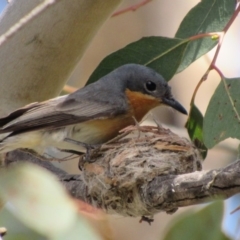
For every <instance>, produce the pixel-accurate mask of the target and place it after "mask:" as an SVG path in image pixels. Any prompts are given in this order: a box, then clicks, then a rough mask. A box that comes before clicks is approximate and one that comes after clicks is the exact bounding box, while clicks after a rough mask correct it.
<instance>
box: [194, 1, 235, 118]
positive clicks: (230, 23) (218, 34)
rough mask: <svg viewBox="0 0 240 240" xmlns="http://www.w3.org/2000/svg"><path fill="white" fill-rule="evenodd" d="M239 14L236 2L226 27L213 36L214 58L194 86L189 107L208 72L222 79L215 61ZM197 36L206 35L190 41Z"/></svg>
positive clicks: (211, 34) (210, 34)
mask: <svg viewBox="0 0 240 240" xmlns="http://www.w3.org/2000/svg"><path fill="white" fill-rule="evenodd" d="M239 12H240V3H239V2H238V3H237V6H236V10H235V11H234V14H233V15H232V17H231V19H230V20H229V21H228V23H227V25H226V26H225V27H224V29H223V31H222V32H218V33H217V32H216V34H215V35H216V36H218V38H219V39H218V45H217V49H216V51H215V54H214V57H213V59H212V61H211V64H210V65H209V68H208V69H207V71H206V72H205V73H204V75H203V76H202V78H201V79H200V81H199V83H198V84H197V86H196V88H195V90H194V93H193V96H192V99H191V103H190V104H191V106H192V105H193V103H194V101H195V97H196V94H197V91H198V89H199V87H200V85H201V84H202V82H204V81H205V80H207V78H208V75H209V72H210V71H211V70H213V69H214V70H216V71H217V73H218V74H219V75H220V76H221V78H222V79H223V77H224V76H223V74H222V72H221V71H220V69H218V68H217V67H216V61H217V57H218V55H219V52H220V49H221V47H222V43H223V39H224V37H225V35H226V32H227V31H228V29H229V28H230V27H231V25H232V23H233V22H234V20H235V19H236V17H237V16H238V14H239ZM207 35H209V36H213V37H214V34H213V33H207ZM199 36H200V37H205V36H206V35H205V33H203V34H199V35H196V36H193V37H191V38H190V39H191V40H196V39H198V38H199ZM237 116H238V114H237Z"/></svg>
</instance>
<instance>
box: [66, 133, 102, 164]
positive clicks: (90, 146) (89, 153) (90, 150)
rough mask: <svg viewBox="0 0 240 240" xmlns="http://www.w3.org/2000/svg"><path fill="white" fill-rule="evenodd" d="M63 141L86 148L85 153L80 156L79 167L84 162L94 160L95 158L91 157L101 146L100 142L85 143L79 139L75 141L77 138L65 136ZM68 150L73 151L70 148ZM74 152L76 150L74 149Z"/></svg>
mask: <svg viewBox="0 0 240 240" xmlns="http://www.w3.org/2000/svg"><path fill="white" fill-rule="evenodd" d="M64 141H65V142H69V143H73V144H76V145H79V146H82V147H84V148H85V149H86V153H85V155H84V156H82V157H81V158H80V160H79V168H80V165H81V166H82V164H83V163H85V162H89V163H93V162H95V160H93V157H94V156H96V153H97V152H98V150H99V149H100V147H101V145H100V144H87V143H83V142H80V141H77V140H74V139H71V138H65V139H64ZM70 152H73V151H71V150H70ZM74 152H75V153H76V151H74ZM77 153H79V152H77ZM78 155H79V154H78ZM81 155H82V154H81Z"/></svg>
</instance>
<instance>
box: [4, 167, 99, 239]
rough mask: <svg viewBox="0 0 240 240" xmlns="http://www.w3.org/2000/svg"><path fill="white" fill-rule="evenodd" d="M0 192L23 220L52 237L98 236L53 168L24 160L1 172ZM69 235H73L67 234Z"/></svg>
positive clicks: (9, 206) (12, 210) (34, 228)
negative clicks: (22, 162) (44, 167)
mask: <svg viewBox="0 0 240 240" xmlns="http://www.w3.org/2000/svg"><path fill="white" fill-rule="evenodd" d="M0 182H1V184H0V196H1V197H2V199H3V200H5V201H6V202H7V205H6V207H7V208H8V210H9V211H11V212H12V213H13V214H14V215H15V216H16V217H17V218H18V219H19V220H20V221H21V222H22V223H24V224H25V225H26V226H28V227H29V228H31V229H33V230H34V231H36V232H37V233H40V234H42V235H43V236H46V237H47V238H48V239H51V240H62V239H71V240H75V239H76V240H78V239H89V240H99V239H100V237H98V236H97V235H95V233H94V232H93V230H92V229H91V228H90V226H89V225H88V224H87V222H86V221H85V219H84V218H83V217H80V216H79V214H78V212H77V207H76V205H75V204H74V201H73V200H72V199H71V198H70V197H69V195H68V194H67V193H66V190H65V189H64V188H63V186H62V185H61V184H60V183H59V181H58V179H57V178H55V176H53V175H52V174H51V173H50V172H48V171H47V170H45V169H42V168H40V167H38V166H36V165H32V164H22V165H18V166H14V167H11V168H9V169H8V170H7V171H1V172H0ZM66 236H71V238H67V237H66Z"/></svg>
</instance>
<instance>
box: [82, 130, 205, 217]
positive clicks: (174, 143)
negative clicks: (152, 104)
mask: <svg viewBox="0 0 240 240" xmlns="http://www.w3.org/2000/svg"><path fill="white" fill-rule="evenodd" d="M126 133H128V135H127V136H123V137H117V139H115V140H112V141H111V142H109V143H107V144H105V145H103V146H101V148H100V149H98V150H93V152H92V153H90V155H91V161H94V162H93V163H89V162H84V161H83V159H84V157H83V159H82V161H80V164H81V168H82V176H83V179H84V182H85V184H86V186H87V192H88V195H89V197H90V199H91V200H90V199H89V200H90V202H91V204H92V205H94V206H96V207H99V208H102V207H103V206H104V208H105V210H106V211H107V212H108V213H119V214H121V215H125V216H140V215H152V212H149V210H148V209H149V206H146V201H145V200H144V199H143V198H144V196H143V194H141V193H142V192H145V191H144V190H143V189H142V188H143V187H147V186H148V183H149V182H151V181H152V180H153V179H155V178H156V177H157V176H169V175H180V174H185V173H190V172H194V171H199V170H201V169H202V166H201V157H200V154H199V151H198V150H197V149H196V147H195V146H194V145H193V144H192V143H191V142H190V141H189V140H187V139H185V138H181V137H179V136H178V135H176V134H174V133H173V132H171V131H170V130H167V129H163V128H158V127H150V126H142V127H131V128H128V129H126V130H125V132H124V134H123V135H126ZM162 179H163V180H164V178H162ZM140 189H141V190H140ZM147 198H148V196H147ZM123 209H124V211H123Z"/></svg>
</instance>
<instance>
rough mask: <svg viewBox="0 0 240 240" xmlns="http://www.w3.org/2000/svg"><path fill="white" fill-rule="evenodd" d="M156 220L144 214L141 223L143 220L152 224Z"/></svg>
mask: <svg viewBox="0 0 240 240" xmlns="http://www.w3.org/2000/svg"><path fill="white" fill-rule="evenodd" d="M153 221H154V219H153V218H149V217H146V216H142V217H141V219H140V221H139V222H140V223H142V222H147V223H148V224H149V225H151V223H152V222H153Z"/></svg>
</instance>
